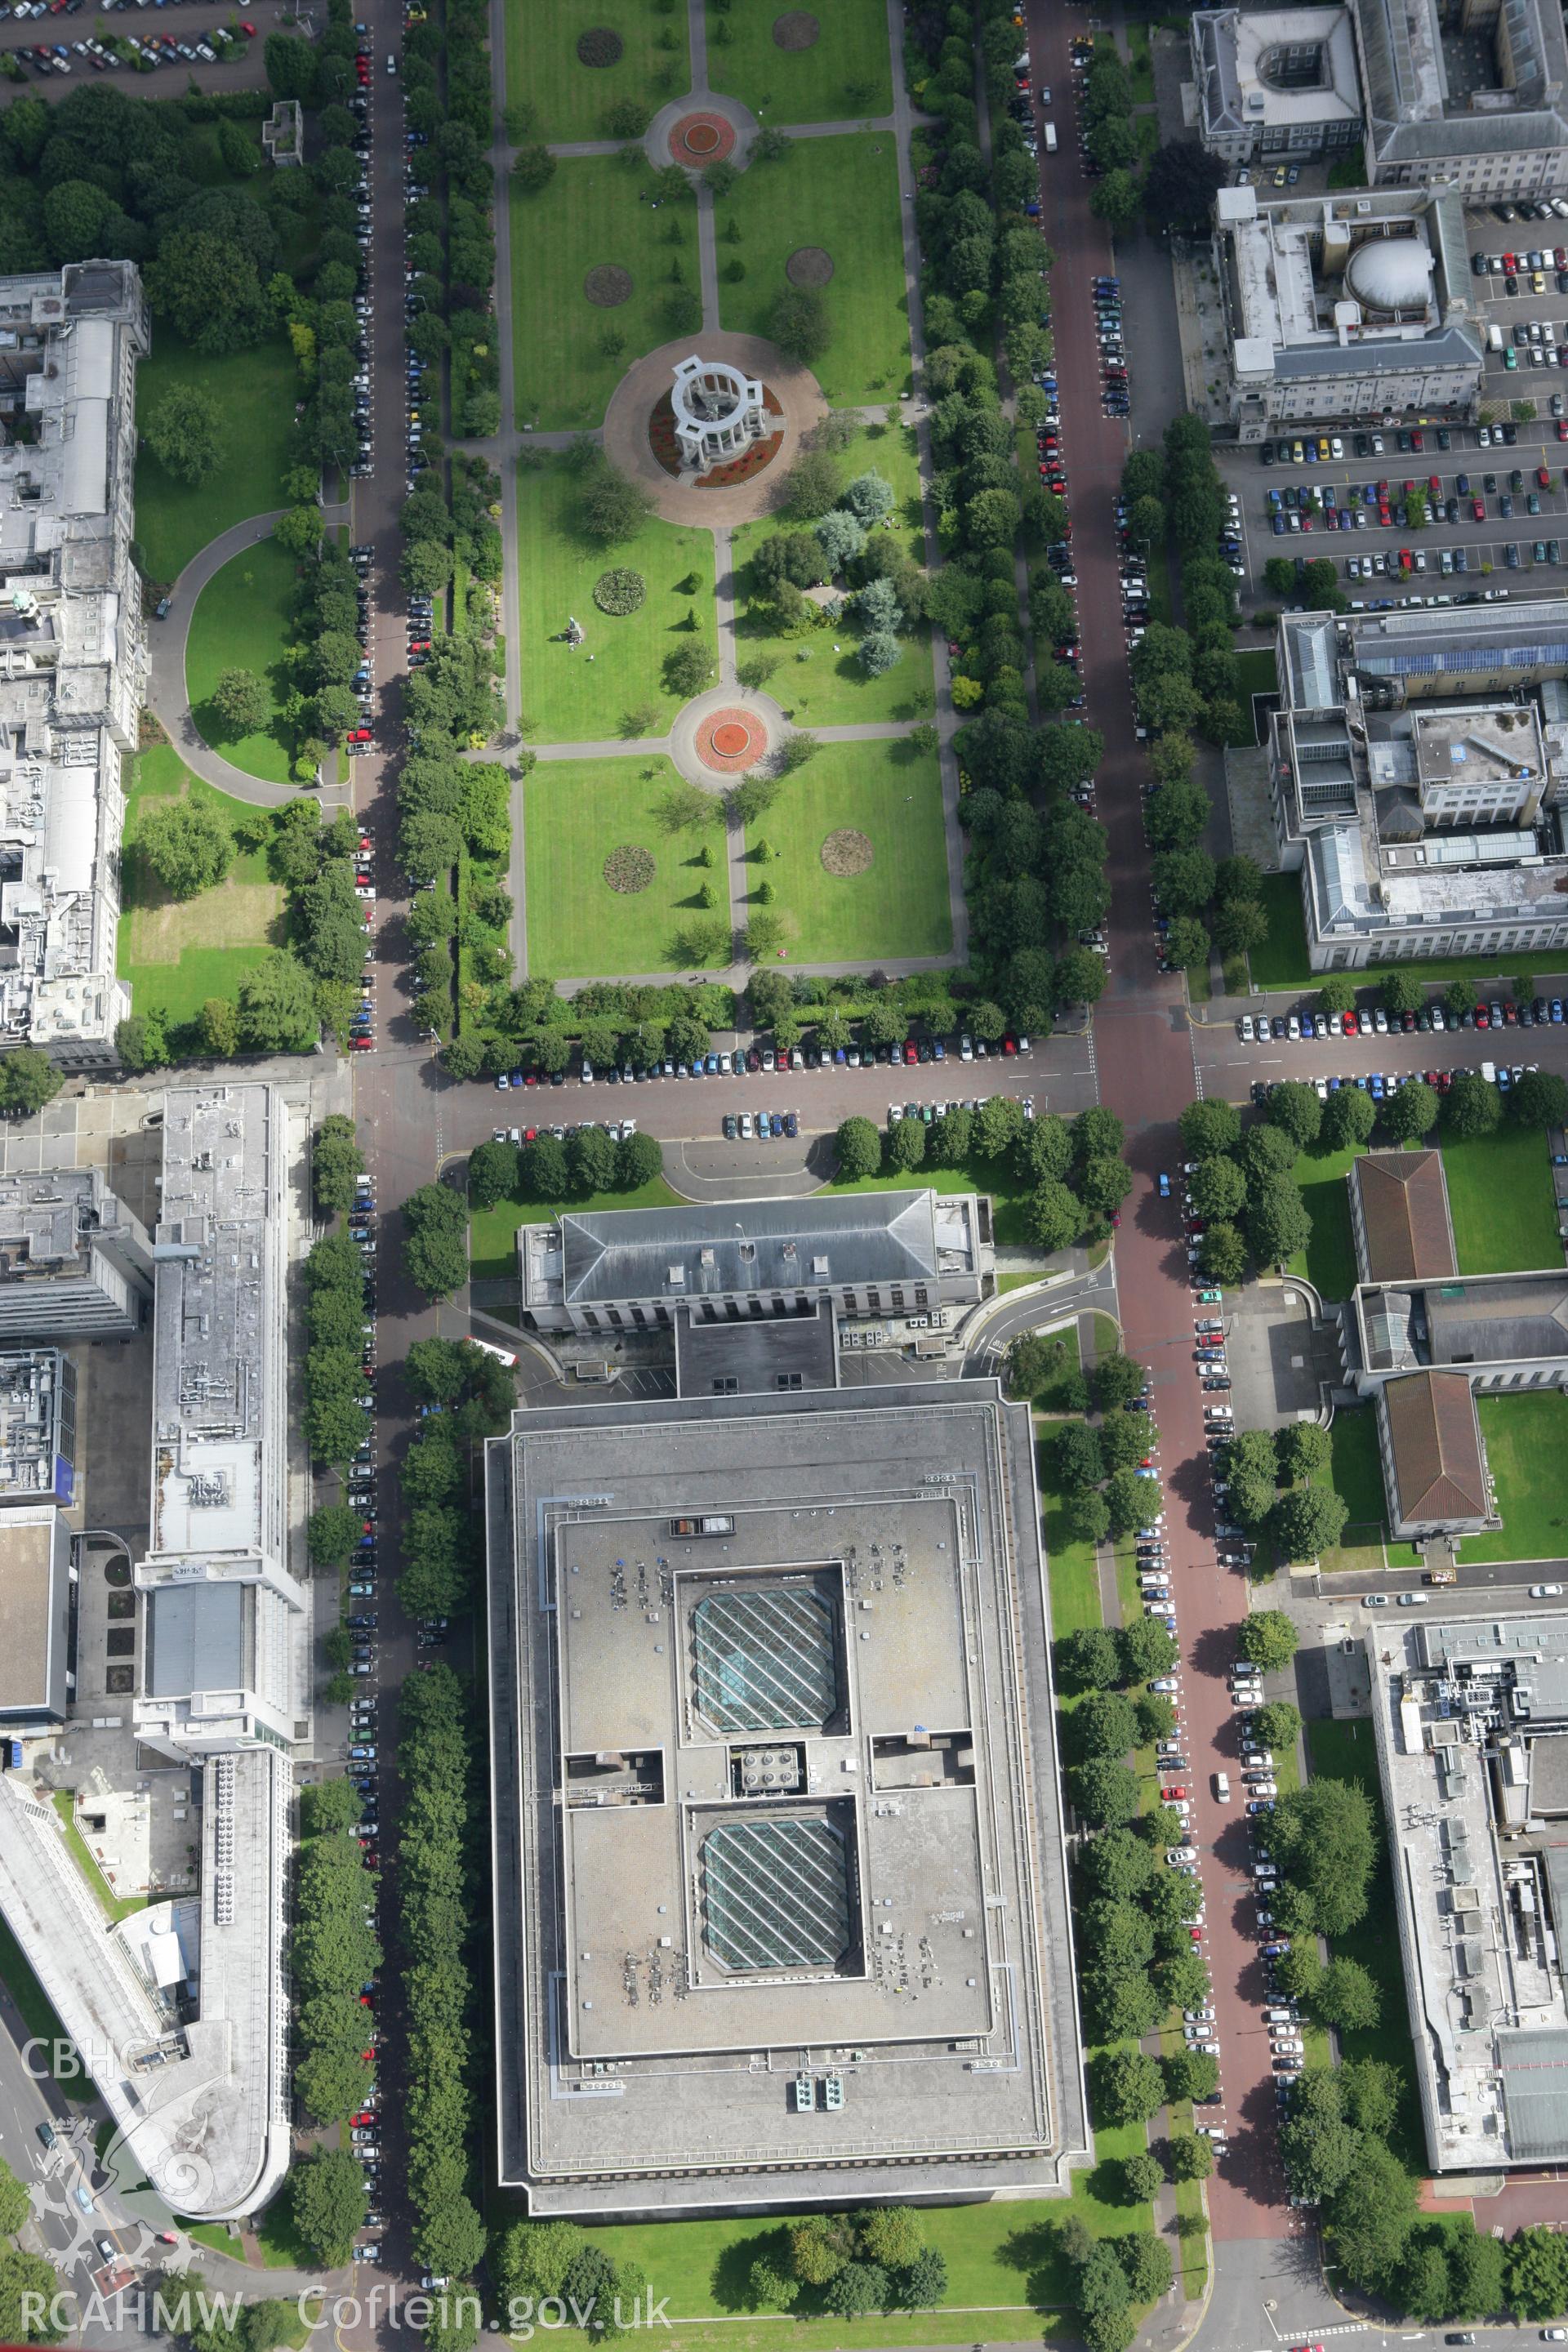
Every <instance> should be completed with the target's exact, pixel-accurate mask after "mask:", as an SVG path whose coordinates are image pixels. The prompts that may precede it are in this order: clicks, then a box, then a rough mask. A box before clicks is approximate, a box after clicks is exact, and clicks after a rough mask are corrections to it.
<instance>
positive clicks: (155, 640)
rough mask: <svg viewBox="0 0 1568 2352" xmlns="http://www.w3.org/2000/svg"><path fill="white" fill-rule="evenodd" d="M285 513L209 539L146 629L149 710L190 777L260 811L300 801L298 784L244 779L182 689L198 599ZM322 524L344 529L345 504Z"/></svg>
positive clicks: (327, 509) (325, 511) (254, 518)
mask: <svg viewBox="0 0 1568 2352" xmlns="http://www.w3.org/2000/svg"><path fill="white" fill-rule="evenodd" d="M284 512H285V509H283V508H282V507H275V508H273V509H272V510H271V512H270V513H268V514H259V515H251V516H250V517H249V519H248V520H247V521H245V522H237V523H236V524H235V525H234V527H233V529H232V530H225V531H220V532H219V533H218V536H217V537H216V539H210V540H208V541H207V543H206V545H205V547H204V548H203V549H202V551H201V553H200V554H199V555H193V556H192V558H191V560H190V562H188V563H187V564H186V566H185V568H184V571H183V572H181V574H180V576H179V578H178V579H177V580H176V581H175V583H174V588H173V590H172V591H171V593H170V598H169V611H168V616H167V618H166V619H164V620H162V621H154V622H153V624H152V625H151V627H150V629H149V631H148V636H149V639H150V642H151V645H152V649H153V653H152V666H151V669H150V672H149V676H148V679H147V708H148V709H149V710H150V711H151V712H152V713H153V718H154V719H157V721H158V723H159V725H160V726H161V727H162V728H163V732H164V733H165V734H166V735H167V737H168V739H169V740H170V742H171V743H172V744H173V745H174V749H175V750H176V751H178V753H179V755H180V757H181V759H182V760H184V763H185V765H186V767H187V768H189V770H190V772H191V773H192V775H193V776H200V778H201V780H202V782H204V783H206V784H214V785H216V788H217V790H218V791H219V792H220V793H232V794H233V796H234V798H235V799H236V800H237V801H250V802H253V803H255V804H256V806H258V808H280V807H281V806H282V804H283V803H284V802H285V801H291V800H296V799H298V797H299V793H300V786H299V785H298V784H291V783H289V784H274V783H268V782H267V780H266V779H265V778H264V777H261V776H249V775H247V773H246V772H245V770H244V769H243V768H237V767H236V766H235V765H234V763H233V761H229V760H226V759H225V758H224V756H223V754H222V752H221V751H214V750H213V748H212V746H211V744H210V743H207V742H205V741H204V740H203V739H202V736H201V734H200V733H199V732H198V730H197V727H196V722H195V715H194V714H193V712H192V709H191V698H190V696H189V694H188V693H187V691H186V688H185V647H186V646H187V645H188V643H189V641H190V635H191V622H192V619H193V618H194V616H195V609H196V599H197V598H198V597H199V596H200V594H201V593H202V590H203V589H204V588H205V586H206V584H207V583H208V581H209V580H211V579H213V578H214V577H215V575H216V573H217V572H221V571H222V570H223V567H224V565H225V564H226V563H229V562H233V560H234V558H235V557H236V556H237V555H240V554H243V552H244V551H245V550H246V549H247V547H254V546H255V544H256V542H257V541H258V540H259V539H269V538H270V537H271V535H272V526H273V524H274V523H275V522H276V521H277V520H278V519H279V516H280V515H281V514H283V513H284ZM321 521H322V524H323V526H324V527H325V528H326V529H327V530H338V529H340V528H342V527H346V525H347V524H348V521H349V509H348V508H347V506H324V507H323V508H322V509H321Z"/></svg>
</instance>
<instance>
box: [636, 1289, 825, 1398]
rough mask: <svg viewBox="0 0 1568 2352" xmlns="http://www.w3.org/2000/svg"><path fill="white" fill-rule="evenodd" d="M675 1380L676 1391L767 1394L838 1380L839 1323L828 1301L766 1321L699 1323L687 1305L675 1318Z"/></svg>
mask: <svg viewBox="0 0 1568 2352" xmlns="http://www.w3.org/2000/svg"><path fill="white" fill-rule="evenodd" d="M675 1385H676V1391H677V1393H678V1394H679V1395H680V1396H726V1395H728V1396H766V1395H772V1394H774V1393H776V1392H777V1391H780V1390H783V1389H791V1388H806V1389H831V1388H837V1385H838V1327H837V1318H836V1317H835V1315H834V1311H833V1306H832V1302H831V1301H830V1300H828V1299H826V1298H825V1299H820V1300H818V1302H817V1304H816V1307H814V1308H813V1310H812V1312H811V1313H810V1314H809V1315H783V1316H779V1315H772V1316H769V1317H768V1318H767V1320H766V1321H765V1322H752V1320H751V1318H749V1317H748V1318H747V1319H746V1320H745V1321H744V1322H742V1323H731V1322H730V1321H729V1320H728V1319H726V1320H725V1321H723V1322H721V1323H704V1322H701V1321H699V1320H696V1319H694V1318H693V1316H692V1313H691V1310H690V1308H689V1307H681V1308H680V1309H679V1311H678V1312H677V1315H676V1318H675Z"/></svg>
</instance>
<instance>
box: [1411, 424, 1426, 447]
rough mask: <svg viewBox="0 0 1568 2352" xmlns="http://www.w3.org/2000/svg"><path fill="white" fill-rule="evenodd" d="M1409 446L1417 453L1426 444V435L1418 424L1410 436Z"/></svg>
mask: <svg viewBox="0 0 1568 2352" xmlns="http://www.w3.org/2000/svg"><path fill="white" fill-rule="evenodd" d="M1410 446H1411V447H1412V448H1413V449H1414V450H1415V451H1416V452H1417V453H1418V454H1419V452H1420V451H1421V450H1423V449H1425V447H1426V435H1425V434H1424V433H1423V432H1422V430H1421V428H1420V426H1419V425H1417V426H1416V428H1415V432H1414V433H1413V434H1412V435H1411V436H1410Z"/></svg>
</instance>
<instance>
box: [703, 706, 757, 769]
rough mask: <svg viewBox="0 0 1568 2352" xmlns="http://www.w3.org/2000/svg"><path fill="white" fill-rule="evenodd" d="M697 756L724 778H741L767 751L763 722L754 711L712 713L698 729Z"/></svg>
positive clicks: (713, 711)
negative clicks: (743, 770) (745, 770)
mask: <svg viewBox="0 0 1568 2352" xmlns="http://www.w3.org/2000/svg"><path fill="white" fill-rule="evenodd" d="M696 748H697V756H698V758H699V759H700V761H701V762H702V764H703V766H704V767H705V768H711V769H713V770H714V771H715V772H716V773H717V774H719V775H721V776H738V775H739V774H740V773H741V771H742V769H743V768H749V767H751V766H752V764H753V763H754V762H755V761H758V760H760V759H761V758H762V756H763V752H764V751H766V750H767V748H768V730H767V727H766V725H765V723H764V721H763V719H761V718H760V717H759V716H758V715H757V714H756V713H755V712H754V711H751V710H737V709H734V708H733V707H731V709H725V710H712V711H710V712H709V714H708V716H707V718H706V719H704V720H703V721H702V724H701V725H700V727H699V729H698V730H697V747H696Z"/></svg>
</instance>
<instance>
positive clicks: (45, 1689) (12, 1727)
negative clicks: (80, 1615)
mask: <svg viewBox="0 0 1568 2352" xmlns="http://www.w3.org/2000/svg"><path fill="white" fill-rule="evenodd" d="M74 1601H75V1571H74V1570H73V1568H72V1566H71V1539H70V1529H69V1528H68V1526H67V1525H66V1522H65V1520H64V1519H63V1518H62V1517H61V1516H60V1513H59V1511H58V1508H57V1507H56V1506H55V1505H54V1504H53V1503H52V1502H32V1503H17V1504H15V1505H13V1507H11V1508H10V1509H9V1510H7V1511H5V1512H0V1727H4V1728H5V1730H6V1731H7V1732H8V1733H17V1732H22V1731H25V1730H28V1729H36V1730H38V1731H44V1730H47V1729H49V1728H51V1727H54V1726H56V1725H58V1724H61V1723H63V1722H64V1721H65V1719H66V1708H67V1706H68V1702H69V1696H70V1691H71V1686H72V1684H73V1681H74V1669H73V1666H72V1635H73V1617H74Z"/></svg>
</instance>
